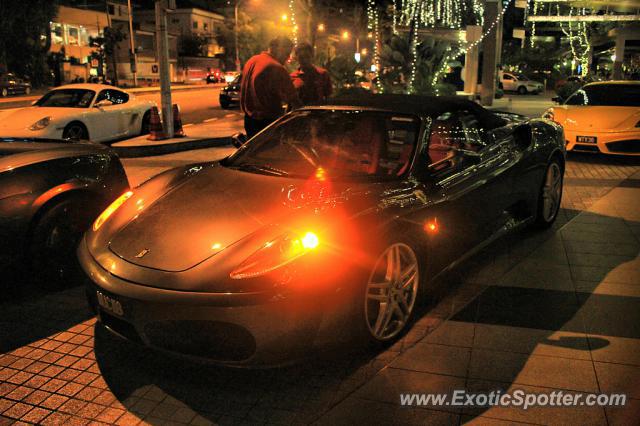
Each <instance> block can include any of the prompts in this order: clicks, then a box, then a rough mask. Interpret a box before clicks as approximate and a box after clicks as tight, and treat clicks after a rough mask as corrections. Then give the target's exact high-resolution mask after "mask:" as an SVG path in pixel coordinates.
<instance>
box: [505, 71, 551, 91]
mask: <svg viewBox="0 0 640 426" xmlns="http://www.w3.org/2000/svg"><path fill="white" fill-rule="evenodd" d="M500 84H502V90H504V91H505V92H518V93H519V94H520V95H526V94H527V93H533V94H538V93H541V92H543V91H544V86H543V84H542V83H540V82H539V81H533V80H529V78H528V77H526V76H524V75H522V74H515V73H510V72H505V73H502V75H501V76H500Z"/></svg>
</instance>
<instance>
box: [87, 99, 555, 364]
mask: <svg viewBox="0 0 640 426" xmlns="http://www.w3.org/2000/svg"><path fill="white" fill-rule="evenodd" d="M564 166H565V153H564V137H563V134H562V128H561V127H560V126H558V125H556V124H555V123H553V122H551V121H548V120H541V119H534V120H526V119H522V118H520V117H518V116H515V115H508V114H496V113H493V112H491V111H488V110H486V109H484V108H482V107H481V106H479V105H477V104H476V103H474V102H472V101H468V100H465V99H459V98H455V97H420V96H407V95H369V96H366V95H360V96H357V97H351V98H342V99H335V100H332V101H331V102H330V103H328V104H327V105H324V106H316V107H306V108H303V109H300V110H296V111H293V112H291V113H289V114H287V115H285V116H284V117H282V118H280V119H279V120H278V121H276V122H275V123H273V124H272V125H271V126H269V127H267V128H266V129H265V130H264V131H263V132H261V133H259V134H258V135H256V136H255V137H253V138H252V139H250V140H249V141H247V142H246V143H244V144H243V145H242V146H241V147H240V148H239V149H238V151H237V152H236V153H234V154H233V155H231V156H230V157H228V158H227V159H225V160H222V161H220V162H211V163H200V164H194V165H189V166H185V167H182V168H178V169H175V170H172V171H168V172H165V173H163V174H161V175H159V176H157V177H155V178H153V179H151V180H149V181H148V182H146V183H145V184H143V185H142V186H140V187H138V188H136V189H135V190H133V192H127V193H125V194H123V195H122V196H121V197H120V198H119V199H118V200H117V201H115V202H114V204H113V205H112V206H111V207H109V208H108V209H106V210H105V211H104V213H103V214H101V215H100V216H99V217H98V219H97V220H96V222H95V223H94V225H93V226H92V227H91V229H89V231H88V232H87V234H86V235H85V237H84V239H83V241H82V242H81V244H80V247H79V249H78V254H79V258H80V262H81V265H82V267H83V268H84V271H85V272H86V275H87V277H88V282H87V296H88V299H89V303H90V305H91V306H92V307H93V309H94V310H95V311H96V312H97V314H98V318H99V320H100V323H101V324H103V325H104V326H106V328H107V329H109V330H111V331H112V332H114V333H116V334H118V335H120V336H123V337H125V338H128V339H131V340H134V341H137V342H142V343H144V344H146V345H149V346H151V347H154V348H156V349H160V350H164V351H170V352H175V353H180V354H186V355H189V356H194V357H200V358H207V359H213V360H215V361H218V362H222V363H227V364H234V365H272V364H279V363H281V362H285V361H290V360H291V359H292V358H293V359H295V358H296V357H299V356H302V355H303V354H306V353H307V351H308V350H310V349H312V348H317V347H318V346H319V345H323V344H324V343H322V342H325V343H326V342H329V341H332V340H335V339H338V336H343V335H344V333H345V332H347V331H349V332H351V333H352V334H351V336H353V337H354V340H351V341H352V342H355V341H362V342H365V341H368V342H370V343H371V344H374V345H382V344H385V343H387V342H391V341H393V340H395V339H398V338H399V337H400V336H402V335H403V333H404V332H405V331H406V330H407V329H408V328H410V327H411V324H412V318H413V317H414V315H415V311H416V306H417V304H418V303H420V302H422V301H425V300H427V299H428V297H429V291H428V290H429V287H430V286H431V285H432V283H433V279H434V278H435V277H437V276H438V274H440V273H442V271H445V270H447V269H448V268H450V267H452V266H453V265H455V264H456V262H459V261H460V260H461V259H464V258H465V257H466V256H468V255H469V254H471V253H474V252H476V251H478V250H480V249H481V248H482V247H485V246H486V245H487V244H489V243H490V242H491V241H494V240H496V239H497V238H499V237H500V236H501V235H504V234H505V233H506V232H509V231H512V230H515V229H518V228H520V227H523V226H525V225H527V224H536V225H538V226H540V227H548V226H550V225H551V224H552V223H553V222H554V220H555V218H556V216H557V214H558V210H559V207H560V199H561V196H562V182H563V180H562V179H563V170H564ZM356 336H357V338H356Z"/></svg>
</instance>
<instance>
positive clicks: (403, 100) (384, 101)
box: [317, 93, 507, 129]
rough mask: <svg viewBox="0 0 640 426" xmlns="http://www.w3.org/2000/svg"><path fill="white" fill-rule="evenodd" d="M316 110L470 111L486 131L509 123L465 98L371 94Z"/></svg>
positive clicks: (341, 98)
mask: <svg viewBox="0 0 640 426" xmlns="http://www.w3.org/2000/svg"><path fill="white" fill-rule="evenodd" d="M317 106H323V107H329V106H349V107H362V108H375V109H380V110H386V111H392V112H396V113H399V114H417V115H420V116H429V117H437V116H439V115H440V114H443V113H445V112H453V111H460V110H467V111H469V112H472V113H474V114H475V115H476V116H477V117H478V120H479V121H480V122H481V123H482V125H483V126H484V127H485V128H487V129H495V128H497V127H501V126H504V125H505V124H506V123H507V121H506V120H505V119H503V118H501V117H499V116H498V115H496V114H494V113H493V112H491V111H489V110H487V109H485V108H483V107H482V106H480V105H478V104H477V103H475V102H472V101H470V100H468V99H467V98H464V97H462V96H420V95H399V94H369V93H362V94H357V95H346V96H337V97H334V98H331V99H328V100H327V101H326V102H324V103H323V104H319V105H317Z"/></svg>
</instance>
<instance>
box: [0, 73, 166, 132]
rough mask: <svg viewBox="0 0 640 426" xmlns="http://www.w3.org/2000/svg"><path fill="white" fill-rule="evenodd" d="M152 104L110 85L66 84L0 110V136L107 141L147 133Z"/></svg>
mask: <svg viewBox="0 0 640 426" xmlns="http://www.w3.org/2000/svg"><path fill="white" fill-rule="evenodd" d="M154 105H155V103H154V102H152V101H147V100H141V99H137V98H136V97H135V96H134V95H132V94H131V93H128V92H126V91H125V90H122V89H118V88H117V87H114V86H106V85H102V84H69V85H66V86H60V87H57V88H55V89H53V90H51V91H50V92H48V93H46V94H45V95H44V96H43V97H41V98H40V99H39V100H38V101H36V102H35V103H34V104H33V106H30V107H27V108H19V109H17V110H15V111H10V112H4V113H2V112H0V136H1V137H28V138H46V139H74V140H77V139H87V140H89V139H90V140H92V141H95V142H106V141H111V140H114V139H120V138H125V137H128V136H135V135H139V134H145V133H147V132H148V131H149V119H150V114H151V113H150V110H151V107H153V106H154Z"/></svg>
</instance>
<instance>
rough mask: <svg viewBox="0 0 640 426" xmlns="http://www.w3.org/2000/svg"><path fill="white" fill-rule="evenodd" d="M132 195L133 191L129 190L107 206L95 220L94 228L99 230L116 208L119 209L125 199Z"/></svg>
mask: <svg viewBox="0 0 640 426" xmlns="http://www.w3.org/2000/svg"><path fill="white" fill-rule="evenodd" d="M132 195H133V192H132V191H127V192H125V193H124V194H122V195H121V196H119V197H118V198H117V199H116V200H115V201H114V202H113V203H111V204H110V205H109V207H107V208H106V209H105V211H103V212H102V213H101V214H100V216H98V218H97V219H96V221H95V222H93V230H94V231H97V230H98V229H100V227H101V226H102V225H103V224H104V223H105V222H106V221H107V219H109V217H110V216H111V215H112V214H114V213H115V212H116V210H118V209H119V208H120V206H122V205H123V204H124V202H125V201H127V200H128V199H129V198H131V196H132Z"/></svg>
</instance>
